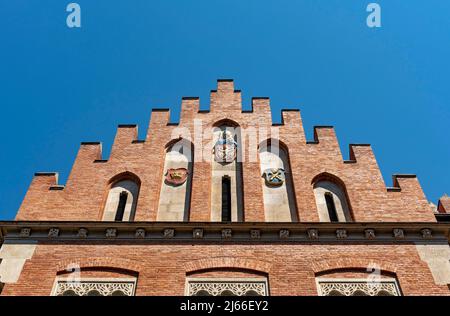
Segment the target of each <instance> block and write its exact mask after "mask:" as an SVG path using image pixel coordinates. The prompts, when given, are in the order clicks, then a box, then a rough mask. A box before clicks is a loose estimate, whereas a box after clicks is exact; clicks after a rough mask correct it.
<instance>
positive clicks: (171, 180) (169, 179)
mask: <svg viewBox="0 0 450 316" xmlns="http://www.w3.org/2000/svg"><path fill="white" fill-rule="evenodd" d="M188 174H189V171H188V170H187V169H186V168H177V169H167V172H166V184H171V185H175V186H177V185H182V184H183V183H185V182H186V179H187V176H188Z"/></svg>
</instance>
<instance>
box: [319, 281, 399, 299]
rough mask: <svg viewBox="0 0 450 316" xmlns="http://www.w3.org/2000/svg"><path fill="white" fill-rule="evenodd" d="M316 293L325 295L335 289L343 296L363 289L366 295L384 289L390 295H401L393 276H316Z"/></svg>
mask: <svg viewBox="0 0 450 316" xmlns="http://www.w3.org/2000/svg"><path fill="white" fill-rule="evenodd" d="M316 286H317V293H318V295H319V296H326V295H328V294H329V293H330V292H331V291H333V290H336V291H339V292H340V293H342V294H343V295H344V296H351V295H352V294H353V293H355V292H356V291H363V292H364V293H366V294H367V295H368V296H376V295H377V294H378V292H380V291H386V292H388V293H389V294H391V295H392V296H401V292H400V287H399V286H398V283H397V280H396V279H394V278H382V279H380V280H377V281H373V280H371V279H368V278H366V279H352V278H339V279H338V278H316Z"/></svg>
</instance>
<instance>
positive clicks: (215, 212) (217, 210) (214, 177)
mask: <svg viewBox="0 0 450 316" xmlns="http://www.w3.org/2000/svg"><path fill="white" fill-rule="evenodd" d="M211 156H212V157H211V221H213V222H220V221H229V220H231V221H232V222H240V221H243V220H244V210H243V204H244V203H243V193H242V159H241V157H242V149H241V133H240V128H239V125H237V123H236V122H233V121H229V120H225V121H220V122H219V123H217V124H215V125H214V129H213V148H212V153H211Z"/></svg>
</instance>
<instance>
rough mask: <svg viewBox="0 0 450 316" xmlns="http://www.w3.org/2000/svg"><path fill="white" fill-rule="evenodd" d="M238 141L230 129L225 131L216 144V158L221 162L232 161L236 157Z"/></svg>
mask: <svg viewBox="0 0 450 316" xmlns="http://www.w3.org/2000/svg"><path fill="white" fill-rule="evenodd" d="M236 152H237V143H236V142H235V140H234V138H233V135H232V134H231V133H230V132H229V131H223V132H222V133H221V134H220V137H219V140H218V141H217V143H216V145H215V146H214V160H215V161H217V162H221V163H230V162H233V161H234V159H236Z"/></svg>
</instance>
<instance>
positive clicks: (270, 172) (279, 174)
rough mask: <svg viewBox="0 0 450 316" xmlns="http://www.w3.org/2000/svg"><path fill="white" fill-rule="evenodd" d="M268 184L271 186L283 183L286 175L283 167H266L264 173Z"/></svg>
mask: <svg viewBox="0 0 450 316" xmlns="http://www.w3.org/2000/svg"><path fill="white" fill-rule="evenodd" d="M263 177H264V179H266V184H267V185H268V186H271V187H278V186H281V185H283V183H284V181H285V179H286V176H285V173H284V169H283V168H270V169H266V170H265V171H264V173H263Z"/></svg>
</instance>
